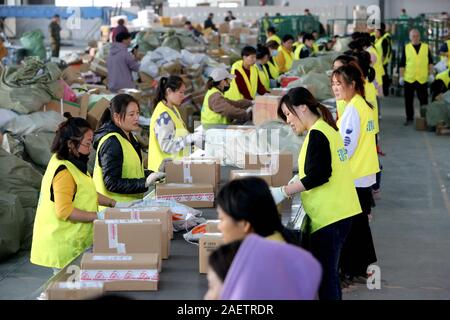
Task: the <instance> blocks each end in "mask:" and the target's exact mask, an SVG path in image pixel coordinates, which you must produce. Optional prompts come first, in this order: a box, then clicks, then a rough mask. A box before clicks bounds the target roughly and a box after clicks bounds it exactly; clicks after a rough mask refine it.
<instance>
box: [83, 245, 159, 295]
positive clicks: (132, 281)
mask: <svg viewBox="0 0 450 320" xmlns="http://www.w3.org/2000/svg"><path fill="white" fill-rule="evenodd" d="M159 269H160V259H159V257H158V254H155V253H145V254H144V253H140V254H126V255H120V254H103V253H98V254H93V253H85V254H84V255H83V258H82V259H81V281H82V282H90V281H95V280H102V281H104V288H105V291H144V290H145V291H149V290H158V282H159V273H158V270H159ZM125 279H128V280H125Z"/></svg>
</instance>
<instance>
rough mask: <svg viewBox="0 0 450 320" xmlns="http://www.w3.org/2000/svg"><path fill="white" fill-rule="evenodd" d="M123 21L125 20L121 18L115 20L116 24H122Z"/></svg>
mask: <svg viewBox="0 0 450 320" xmlns="http://www.w3.org/2000/svg"><path fill="white" fill-rule="evenodd" d="M124 23H125V20H123V19H119V20H117V24H118V25H123V24H124Z"/></svg>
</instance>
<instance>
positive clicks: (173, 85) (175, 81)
mask: <svg viewBox="0 0 450 320" xmlns="http://www.w3.org/2000/svg"><path fill="white" fill-rule="evenodd" d="M183 85H184V82H183V79H181V77H179V76H174V75H172V76H169V77H162V78H161V79H160V80H159V84H158V90H157V91H158V93H157V95H156V98H155V107H156V105H157V104H158V103H159V102H160V101H163V100H166V91H167V89H170V90H172V91H177V90H178V89H180V88H181V87H182V86H183Z"/></svg>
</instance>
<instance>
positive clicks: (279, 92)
mask: <svg viewBox="0 0 450 320" xmlns="http://www.w3.org/2000/svg"><path fill="white" fill-rule="evenodd" d="M288 91H289V89H287V88H273V89H270V94H271V95H273V96H284V95H285V94H286V93H288Z"/></svg>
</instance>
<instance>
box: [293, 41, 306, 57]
mask: <svg viewBox="0 0 450 320" xmlns="http://www.w3.org/2000/svg"><path fill="white" fill-rule="evenodd" d="M304 47H305V44H304V43H301V44H300V45H299V46H298V47H296V48H295V51H294V60H300V53H301V52H302V49H303V48H304Z"/></svg>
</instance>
